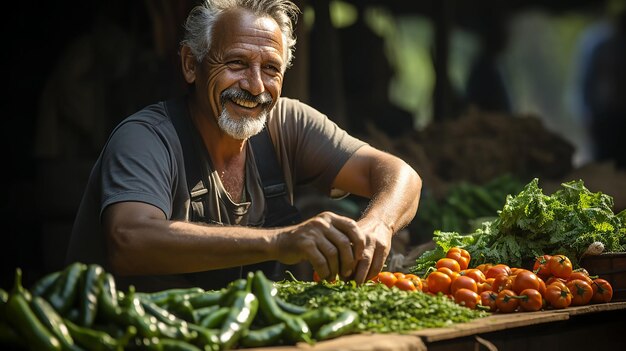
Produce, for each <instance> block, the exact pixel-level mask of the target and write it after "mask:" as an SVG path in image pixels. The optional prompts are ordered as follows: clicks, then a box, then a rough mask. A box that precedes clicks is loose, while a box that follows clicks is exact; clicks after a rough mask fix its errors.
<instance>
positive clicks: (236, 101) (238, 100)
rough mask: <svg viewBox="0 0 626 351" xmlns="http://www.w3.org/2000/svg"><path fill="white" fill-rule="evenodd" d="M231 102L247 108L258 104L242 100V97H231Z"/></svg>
mask: <svg viewBox="0 0 626 351" xmlns="http://www.w3.org/2000/svg"><path fill="white" fill-rule="evenodd" d="M233 102H234V103H236V104H237V105H241V106H243V107H247V108H253V107H257V106H258V105H259V104H258V103H256V102H252V101H248V100H243V99H233Z"/></svg>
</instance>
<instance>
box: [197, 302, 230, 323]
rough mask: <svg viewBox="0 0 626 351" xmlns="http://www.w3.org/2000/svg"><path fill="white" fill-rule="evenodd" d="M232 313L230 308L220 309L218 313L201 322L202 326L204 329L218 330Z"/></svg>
mask: <svg viewBox="0 0 626 351" xmlns="http://www.w3.org/2000/svg"><path fill="white" fill-rule="evenodd" d="M229 312H230V307H220V308H219V309H218V310H217V311H215V312H213V313H211V314H210V315H207V316H206V317H204V319H202V320H201V321H200V326H202V327H204V328H217V327H219V326H221V325H222V324H223V322H224V319H226V316H227V315H228V313H229Z"/></svg>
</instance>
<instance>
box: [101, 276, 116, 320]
mask: <svg viewBox="0 0 626 351" xmlns="http://www.w3.org/2000/svg"><path fill="white" fill-rule="evenodd" d="M100 284H101V287H100V294H99V295H98V312H97V314H98V315H102V316H103V317H104V319H106V320H117V319H118V318H119V315H120V314H121V313H122V309H121V308H120V306H119V303H118V300H117V288H116V285H115V278H114V277H113V275H112V274H111V273H108V272H105V273H104V275H103V277H102V280H101V281H100Z"/></svg>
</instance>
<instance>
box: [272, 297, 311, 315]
mask: <svg viewBox="0 0 626 351" xmlns="http://www.w3.org/2000/svg"><path fill="white" fill-rule="evenodd" d="M274 300H276V304H278V307H280V309H282V310H283V311H285V312H287V313H291V314H295V315H300V314H303V313H305V312H307V311H308V310H309V309H308V308H306V307H304V306H299V305H296V304H293V303H291V302H287V301H285V300H283V299H281V298H280V297H279V296H276V295H275V296H274Z"/></svg>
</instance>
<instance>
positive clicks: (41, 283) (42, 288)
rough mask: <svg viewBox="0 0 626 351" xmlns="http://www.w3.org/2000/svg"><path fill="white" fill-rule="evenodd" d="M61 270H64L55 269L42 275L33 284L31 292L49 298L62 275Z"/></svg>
mask: <svg viewBox="0 0 626 351" xmlns="http://www.w3.org/2000/svg"><path fill="white" fill-rule="evenodd" d="M61 272H62V271H54V272H52V273H49V274H47V275H44V276H43V277H41V278H40V279H39V280H37V281H36V282H35V284H33V286H31V288H30V292H31V294H33V296H44V297H46V299H47V294H48V293H50V291H51V290H52V287H53V286H54V284H55V282H56V281H57V279H59V277H60V276H61Z"/></svg>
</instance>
